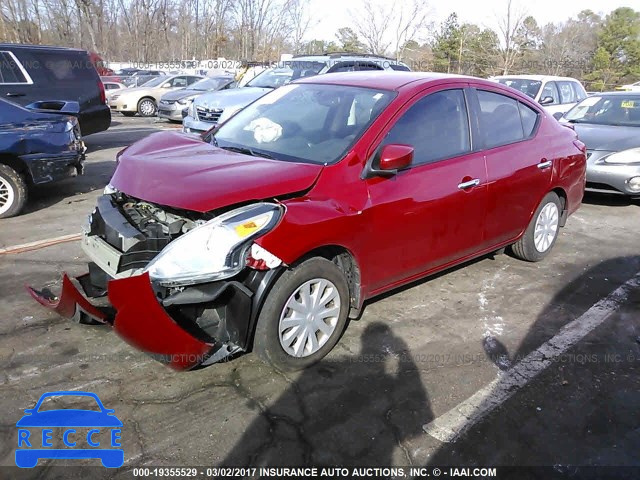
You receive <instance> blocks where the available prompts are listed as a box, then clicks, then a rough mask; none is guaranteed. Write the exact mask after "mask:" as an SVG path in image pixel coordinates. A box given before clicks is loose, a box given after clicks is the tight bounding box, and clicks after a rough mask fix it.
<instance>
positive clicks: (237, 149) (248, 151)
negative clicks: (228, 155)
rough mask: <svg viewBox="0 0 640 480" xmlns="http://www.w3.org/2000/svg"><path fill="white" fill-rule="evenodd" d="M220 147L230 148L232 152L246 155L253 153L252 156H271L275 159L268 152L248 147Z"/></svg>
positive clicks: (270, 157)
mask: <svg viewBox="0 0 640 480" xmlns="http://www.w3.org/2000/svg"><path fill="white" fill-rule="evenodd" d="M220 148H222V149H223V150H229V151H230V152H238V153H244V154H245V155H251V156H252V157H262V158H269V159H271V160H273V157H272V156H271V155H269V154H268V153H263V152H257V151H255V150H251V149H250V148H247V147H220Z"/></svg>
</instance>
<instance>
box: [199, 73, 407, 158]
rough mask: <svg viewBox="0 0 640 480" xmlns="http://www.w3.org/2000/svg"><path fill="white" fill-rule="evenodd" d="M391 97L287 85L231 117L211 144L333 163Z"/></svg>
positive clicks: (329, 87)
mask: <svg viewBox="0 0 640 480" xmlns="http://www.w3.org/2000/svg"><path fill="white" fill-rule="evenodd" d="M394 96H395V93H394V92H390V91H381V90H374V89H369V88H361V87H347V86H343V85H317V84H292V85H287V86H285V87H282V88H280V89H278V90H276V91H274V92H272V93H270V94H268V95H265V96H264V97H262V98H260V99H258V100H256V101H255V102H254V103H252V104H250V105H249V106H248V107H246V108H245V109H244V110H242V111H240V113H238V114H237V115H235V116H234V117H232V118H230V119H229V120H228V121H227V122H225V123H224V124H223V125H222V126H221V127H220V128H219V129H218V130H217V131H215V133H214V134H213V135H212V138H211V139H210V141H211V143H212V144H213V145H215V146H218V147H220V148H226V149H229V150H236V151H242V153H248V154H250V155H255V156H265V157H271V158H274V159H278V160H285V161H301V162H308V163H317V164H327V163H333V162H336V161H338V160H340V159H341V158H342V157H343V156H344V154H345V153H346V152H347V150H348V149H349V148H350V147H351V145H353V143H354V142H355V141H356V140H357V139H358V138H359V137H360V136H361V135H362V134H363V133H364V131H365V130H366V129H367V128H368V127H369V125H370V124H371V122H373V120H375V118H376V117H377V116H378V114H379V113H380V112H381V111H382V110H383V109H384V108H385V107H386V106H387V105H388V104H389V102H390V101H391V99H392V98H393V97H394Z"/></svg>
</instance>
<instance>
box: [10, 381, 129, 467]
mask: <svg viewBox="0 0 640 480" xmlns="http://www.w3.org/2000/svg"><path fill="white" fill-rule="evenodd" d="M61 396H68V397H91V398H93V399H94V400H95V401H96V403H97V406H98V407H99V410H85V409H56V410H47V411H42V412H40V411H39V409H40V407H41V405H42V402H43V401H44V400H45V399H47V398H49V397H61ZM24 413H25V414H26V415H25V416H23V417H22V418H21V419H20V420H19V421H18V423H17V424H16V426H17V427H18V428H19V430H18V448H17V449H16V465H17V466H18V467H21V468H33V467H35V466H36V465H37V463H38V460H39V459H41V458H52V459H87V458H89V459H92V458H99V459H100V460H101V461H102V465H104V466H105V467H107V468H118V467H121V466H122V464H123V463H124V451H123V449H122V448H119V447H120V443H119V442H120V428H121V427H122V422H121V421H120V420H119V419H118V417H116V416H115V415H114V410H112V409H108V408H105V407H104V405H103V404H102V402H101V401H100V398H98V396H97V395H96V394H95V393H91V392H48V393H45V394H43V395H42V396H41V397H40V399H39V400H38V403H37V404H36V406H35V407H34V408H29V409H27V410H25V411H24ZM35 427H38V428H43V430H42V435H41V437H40V436H38V435H31V434H32V433H33V434H35V433H36V432H34V431H31V430H29V429H30V428H35ZM56 427H59V428H62V429H64V430H63V431H64V433H63V441H64V445H65V446H66V447H67V448H52V447H53V444H52V443H51V439H52V436H51V435H52V433H53V430H50V429H49V428H56ZM73 427H76V428H87V427H89V428H91V429H90V430H89V431H88V432H87V434H86V442H87V444H88V446H89V447H91V448H75V446H76V444H77V443H78V441H79V440H80V437H79V433H78V432H77V431H76V430H75V428H73ZM101 428H102V429H109V432H108V433H109V435H108V438H109V442H108V445H109V447H110V448H99V447H104V445H101V442H102V443H104V440H105V433H104V431H103V430H101ZM72 436H73V438H72ZM40 440H41V441H40Z"/></svg>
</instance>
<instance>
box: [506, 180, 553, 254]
mask: <svg viewBox="0 0 640 480" xmlns="http://www.w3.org/2000/svg"><path fill="white" fill-rule="evenodd" d="M561 212H562V204H561V202H560V198H558V195H557V194H556V193H554V192H549V193H547V195H545V197H544V198H543V199H542V202H540V205H539V206H538V209H537V210H536V212H535V214H534V215H533V218H532V219H531V222H530V223H529V226H528V227H527V229H526V230H525V232H524V234H523V235H522V237H521V238H520V240H518V241H517V242H516V243H514V244H513V245H512V247H511V249H512V251H513V253H514V255H515V256H516V257H518V258H520V259H522V260H526V261H528V262H539V261H540V260H542V259H543V258H544V257H546V256H547V255H548V254H549V252H551V249H552V248H553V246H554V245H555V243H556V240H557V239H558V233H559V232H560V213H561Z"/></svg>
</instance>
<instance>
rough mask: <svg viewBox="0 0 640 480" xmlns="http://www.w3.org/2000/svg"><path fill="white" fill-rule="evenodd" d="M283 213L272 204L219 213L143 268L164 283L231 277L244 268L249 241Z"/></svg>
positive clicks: (280, 208) (185, 282)
mask: <svg viewBox="0 0 640 480" xmlns="http://www.w3.org/2000/svg"><path fill="white" fill-rule="evenodd" d="M282 212H283V209H282V207H281V206H279V205H276V204H274V203H256V204H253V205H247V206H244V207H240V208H237V209H235V210H232V211H230V212H227V213H225V214H223V215H220V216H219V217H216V218H214V219H213V220H210V221H208V222H207V223H205V224H203V225H200V226H198V227H196V228H194V229H193V230H191V231H189V232H187V233H185V234H184V235H182V236H181V237H179V238H177V239H176V240H174V241H173V242H171V243H170V244H169V245H167V246H166V247H165V248H164V249H163V250H162V251H161V252H160V253H159V254H158V256H156V257H155V258H154V259H153V260H152V261H151V262H150V263H149V265H148V266H147V268H146V269H145V271H146V272H148V273H149V276H150V277H151V279H152V280H153V281H155V282H157V283H159V284H160V285H164V286H181V285H193V284H195V283H202V282H210V281H214V280H220V279H223V278H228V277H232V276H233V275H236V274H237V273H238V272H240V270H242V269H243V268H244V266H245V258H244V257H245V255H246V252H247V249H248V248H249V247H250V244H251V240H253V239H255V238H257V237H259V236H261V235H264V234H265V233H267V232H268V231H269V230H271V229H272V228H273V227H275V225H276V224H277V223H278V220H279V219H280V217H281V216H282Z"/></svg>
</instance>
